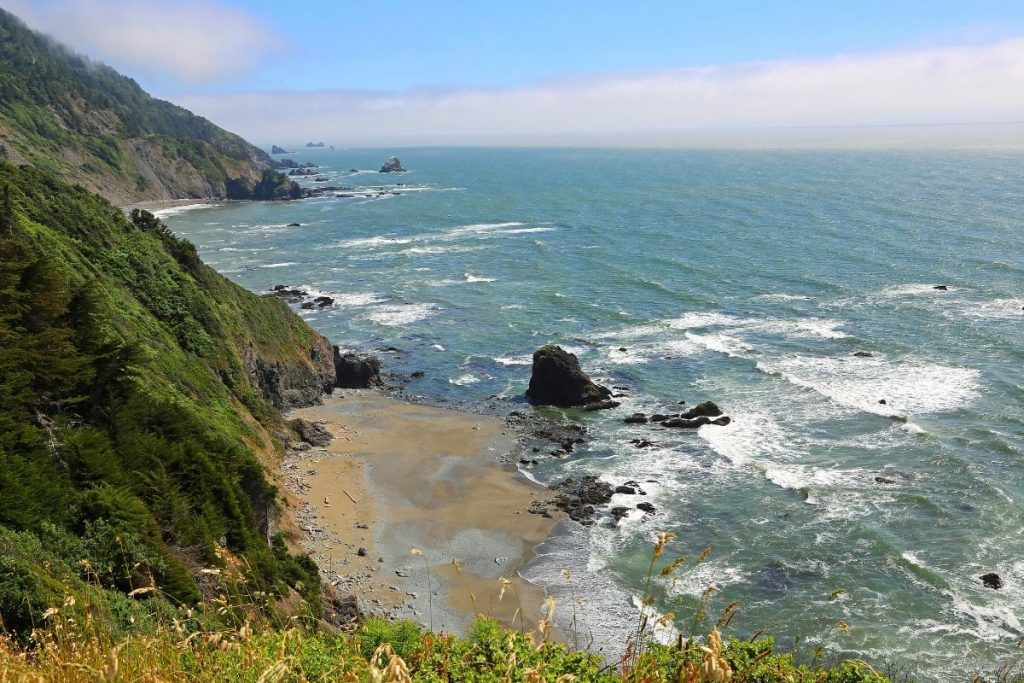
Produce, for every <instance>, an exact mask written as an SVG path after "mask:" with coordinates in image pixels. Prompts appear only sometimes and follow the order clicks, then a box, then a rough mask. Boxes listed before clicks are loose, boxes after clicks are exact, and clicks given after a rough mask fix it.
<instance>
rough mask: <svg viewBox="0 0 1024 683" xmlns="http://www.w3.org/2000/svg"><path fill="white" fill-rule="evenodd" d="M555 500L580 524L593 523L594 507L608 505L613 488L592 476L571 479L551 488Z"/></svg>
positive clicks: (558, 505) (555, 502) (555, 503)
mask: <svg viewBox="0 0 1024 683" xmlns="http://www.w3.org/2000/svg"><path fill="white" fill-rule="evenodd" d="M551 490H552V492H554V493H555V499H554V500H553V501H551V502H552V503H553V504H554V505H555V506H556V507H557V508H559V509H560V510H563V511H564V512H565V513H567V514H568V515H569V517H570V518H571V519H573V520H575V521H577V522H579V523H580V524H584V525H589V524H592V523H593V517H594V506H596V505H606V504H607V503H608V502H609V501H610V500H611V499H612V486H611V484H609V483H608V482H604V481H600V480H598V478H597V477H595V476H592V475H585V476H582V477H579V478H578V479H574V478H570V479H566V480H564V481H561V482H559V483H557V484H554V485H553V486H551Z"/></svg>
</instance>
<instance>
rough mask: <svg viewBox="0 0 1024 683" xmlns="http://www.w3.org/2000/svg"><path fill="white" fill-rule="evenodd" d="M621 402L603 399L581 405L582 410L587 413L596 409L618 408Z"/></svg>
mask: <svg viewBox="0 0 1024 683" xmlns="http://www.w3.org/2000/svg"><path fill="white" fill-rule="evenodd" d="M620 405H622V404H621V403H619V402H618V401H612V400H611V399H605V400H604V401H594V402H593V403H588V404H586V405H585V406H583V410H585V411H587V412H588V413H592V412H594V411H597V410H611V409H612V408H618V407H619V406H620Z"/></svg>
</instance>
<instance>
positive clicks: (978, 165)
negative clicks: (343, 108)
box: [164, 149, 1024, 680]
mask: <svg viewBox="0 0 1024 683" xmlns="http://www.w3.org/2000/svg"><path fill="white" fill-rule="evenodd" d="M391 153H398V154H399V156H401V158H402V161H403V163H404V165H405V166H407V167H408V168H409V169H410V172H409V173H406V174H402V175H381V174H377V173H375V172H372V171H373V170H375V169H376V168H377V167H378V166H379V165H380V162H381V161H382V160H383V159H384V157H386V156H387V155H389V154H391ZM288 156H289V157H290V158H294V159H297V160H301V161H307V160H308V161H314V162H316V163H320V164H323V165H324V167H325V168H324V171H325V172H324V173H323V175H324V176H326V177H328V178H329V179H330V182H329V184H331V185H342V186H347V187H354V188H361V187H370V186H376V185H380V184H386V185H395V184H397V183H403V184H404V185H403V186H402V187H395V188H394V189H395V190H396V191H397V192H399V194H398V195H397V196H391V197H388V198H384V199H367V198H361V197H355V198H335V197H334V196H333V195H330V196H327V197H323V198H314V199H308V200H302V201H298V202H292V203H242V204H226V205H219V206H214V207H207V208H195V209H192V210H184V211H182V210H180V209H176V210H173V211H170V212H166V213H165V214H164V215H165V219H166V220H167V222H168V223H169V225H170V226H171V227H172V228H173V229H174V230H175V231H177V232H178V233H180V234H183V235H185V236H187V237H188V238H189V239H191V240H193V241H194V242H195V243H196V244H197V245H198V247H199V249H200V251H201V253H202V255H203V257H204V259H206V260H207V262H208V263H210V264H211V265H212V266H214V267H215V268H217V269H218V270H219V271H220V272H222V273H224V274H226V275H227V276H228V277H230V278H232V279H234V280H235V281H237V282H239V283H240V284H242V285H244V286H246V287H248V288H249V289H252V290H254V291H257V292H265V291H267V290H269V289H270V288H271V287H273V286H274V285H276V284H288V285H294V286H302V287H304V288H306V289H307V290H309V291H310V292H315V293H324V294H327V295H329V296H332V297H334V298H335V305H334V306H332V307H330V308H327V309H324V310H321V311H315V312H310V311H300V313H301V314H302V315H303V317H304V318H305V319H306V320H307V321H308V322H309V323H310V324H312V325H314V326H315V327H317V328H318V329H320V330H321V331H322V332H323V333H324V334H326V335H327V336H329V337H330V338H331V339H332V340H334V341H335V343H339V344H341V345H342V346H343V347H346V348H351V349H353V350H358V351H365V352H372V351H374V350H376V349H379V348H381V347H386V346H394V347H397V348H399V349H401V350H402V351H403V353H401V354H393V353H391V354H383V355H382V359H383V361H384V363H385V365H386V370H387V371H389V372H394V373H399V374H404V375H408V374H409V373H411V372H412V371H414V370H422V371H424V372H425V373H426V375H425V377H424V378H423V379H420V380H416V381H414V382H413V383H411V384H409V386H408V387H407V391H408V392H409V393H414V394H417V395H420V396H423V397H426V398H427V399H429V400H433V401H439V400H442V399H443V400H445V401H451V402H455V403H464V404H473V405H483V404H484V403H485V402H486V399H487V398H488V397H490V396H492V395H498V396H501V397H507V398H508V399H509V401H513V400H515V399H516V398H517V397H520V396H521V394H522V392H523V391H524V390H525V388H526V384H527V382H528V379H529V372H530V368H529V362H530V354H531V353H532V352H533V350H534V349H536V348H537V347H538V346H540V345H541V344H544V343H547V342H556V343H560V344H562V345H563V346H565V347H566V348H569V349H570V350H572V351H573V352H575V353H576V354H577V355H578V356H579V358H580V360H581V362H582V364H583V366H584V368H585V369H586V370H587V371H589V372H590V374H591V375H592V376H594V377H595V378H596V379H598V380H599V381H602V382H603V383H606V384H608V385H617V386H625V387H629V391H628V392H627V393H628V396H627V397H626V398H624V399H623V401H624V404H623V406H622V407H621V408H619V409H618V410H615V411H607V412H602V413H598V414H587V415H585V416H580V417H579V419H580V420H581V421H583V422H584V423H585V424H586V425H587V426H588V427H589V429H590V432H591V434H592V436H593V439H592V440H591V441H590V443H589V444H588V445H587V446H586V447H584V448H580V449H577V451H576V452H575V453H573V454H572V455H571V456H570V457H568V458H565V459H561V460H558V459H548V460H545V461H542V462H541V464H540V465H538V466H536V467H533V468H531V470H530V471H529V474H530V476H533V477H535V478H537V479H538V480H540V481H553V480H557V479H560V478H563V477H565V476H567V475H572V474H583V473H594V474H598V475H600V476H602V477H603V478H605V479H607V480H608V481H610V482H612V483H613V484H617V483H621V482H623V481H626V480H629V479H636V480H640V481H642V482H648V483H645V484H644V487H645V489H646V491H647V493H648V496H647V497H646V498H645V500H648V501H650V502H652V503H654V504H655V505H656V506H657V509H658V512H657V514H656V515H654V516H653V517H647V518H645V517H644V516H643V514H642V513H639V511H638V512H637V513H636V514H635V515H634V514H631V515H630V516H629V517H628V518H627V519H625V520H623V521H622V522H621V523H620V524H619V525H618V526H615V527H613V526H610V525H609V521H608V519H607V518H606V519H604V520H602V521H601V522H600V523H598V524H596V525H595V526H593V527H591V528H589V529H584V528H582V527H578V526H576V525H573V524H566V525H563V526H562V527H560V528H559V530H558V533H557V534H556V536H555V537H554V538H553V539H551V540H550V541H549V542H548V543H546V544H545V545H544V546H543V547H542V548H541V555H540V557H539V558H538V560H537V561H535V562H534V563H533V564H532V565H531V566H529V567H527V568H526V570H525V571H524V572H523V573H524V575H525V576H526V577H527V578H529V579H531V580H534V581H537V582H539V583H542V584H545V585H546V586H548V587H549V589H550V590H551V591H552V592H554V593H556V594H558V595H559V596H560V598H561V599H560V603H561V604H562V605H563V606H565V605H569V604H570V603H571V598H570V597H569V592H568V590H567V588H566V586H565V581H564V580H562V579H560V578H559V576H558V573H559V570H560V569H562V568H563V567H569V568H571V569H572V570H573V574H574V582H575V584H576V585H575V588H574V590H575V591H577V592H578V593H580V594H583V595H585V596H586V606H585V608H584V614H583V619H584V620H585V621H586V622H587V624H588V628H589V629H590V630H592V631H593V635H594V637H595V647H598V646H601V645H602V644H605V645H607V644H610V643H614V642H621V640H622V635H623V633H624V632H625V631H626V630H627V629H628V628H629V626H630V625H631V624H633V623H635V615H636V607H635V605H636V598H635V597H634V596H636V595H637V594H638V593H639V591H640V590H641V587H642V578H643V576H644V574H645V572H646V569H647V562H648V561H649V557H650V546H651V540H652V538H653V536H654V534H655V533H656V532H658V531H674V532H675V533H676V534H678V540H677V541H675V543H673V545H672V546H671V547H670V548H671V552H670V553H669V555H668V556H669V557H673V556H674V555H675V554H682V555H686V556H688V557H691V558H692V557H695V556H696V555H698V554H699V553H700V552H701V551H702V550H703V549H704V548H705V547H710V548H711V549H712V550H711V554H710V556H709V558H708V560H707V561H706V562H705V563H704V564H702V565H700V566H699V567H697V568H696V569H694V570H691V571H689V572H687V573H685V574H684V575H683V576H682V578H681V580H680V581H679V582H677V583H676V584H675V585H672V586H665V587H664V588H665V592H666V596H665V598H664V599H663V600H661V601H660V602H659V603H658V605H657V608H658V609H659V610H660V611H661V612H668V611H672V612H675V613H676V614H677V615H678V620H679V621H678V625H679V627H680V628H682V629H683V630H686V629H687V628H688V624H689V623H690V618H691V616H692V613H693V610H694V608H695V606H696V604H697V601H698V599H699V596H700V595H701V593H702V591H703V590H704V589H705V588H706V587H707V586H715V587H716V588H717V592H716V593H715V594H714V596H713V597H712V599H711V605H710V609H711V611H712V612H714V611H715V610H717V609H721V608H722V607H723V606H724V605H725V604H727V603H728V602H730V601H733V600H739V601H741V603H742V605H741V607H740V610H739V613H738V616H737V617H736V618H735V619H734V620H733V623H732V627H731V628H732V629H733V630H734V631H735V632H737V633H740V634H747V635H750V634H753V633H754V632H755V631H757V630H758V629H760V628H766V629H769V630H770V631H771V632H773V633H774V634H776V635H777V636H779V637H780V639H781V640H782V641H783V642H784V643H786V644H789V645H792V644H793V642H794V641H795V640H796V639H799V641H800V642H801V643H802V644H801V646H800V647H801V650H802V651H803V652H804V653H805V655H806V657H807V658H808V659H809V658H810V653H811V651H812V650H813V649H814V647H815V646H816V645H818V644H821V645H824V646H825V649H826V651H827V652H829V653H831V654H841V655H843V656H855V657H862V658H865V659H867V660H869V661H871V662H873V663H876V664H881V663H882V662H884V661H885V660H887V659H892V660H895V661H897V662H900V663H902V664H903V665H906V666H908V667H910V669H911V670H912V671H913V672H914V673H915V674H916V675H917V676H918V678H919V680H964V679H966V678H969V676H970V675H971V674H973V673H974V672H976V671H977V670H985V669H991V668H994V667H995V666H996V665H997V664H998V663H999V662H1000V661H1005V660H1006V659H1007V658H1008V657H1010V656H1011V655H1012V654H1013V653H1014V652H1016V651H1017V649H1016V648H1015V645H1014V643H1015V641H1016V640H1017V639H1018V638H1019V637H1021V636H1022V635H1024V625H1022V621H1024V535H1022V530H1024V508H1022V504H1024V335H1022V332H1024V310H1022V307H1024V225H1022V223H1024V155H1022V154H1021V153H1020V152H1019V151H1018V152H999V151H985V152H980V151H979V152H972V151H949V152H944V151H936V150H931V151H908V150H902V151H900V150H890V151H727V150H692V151H687V150H672V151H668V150H665V151H652V150H642V151H641V150H571V149H556V150H525V149H524V150H514V149H504V150H499V149H409V150H337V151H331V150H319V149H317V150H302V151H300V152H297V153H295V154H290V155H288ZM350 168H362V169H367V171H362V172H359V173H350V172H349V170H348V169H350ZM303 182H306V183H307V184H310V185H312V184H314V183H313V181H312V179H308V180H304V181H303ZM294 222H298V223H301V226H300V227H287V226H288V224H289V223H294ZM936 284H944V285H947V286H948V290H946V291H942V290H937V289H934V285H936ZM623 348H624V349H625V350H624V351H622V350H620V349H623ZM856 351H867V352H869V353H871V354H872V356H871V357H855V356H854V355H853V354H854V352H856ZM882 399H884V400H885V401H886V403H885V404H881V403H879V401H880V400H882ZM679 400H686V401H688V402H689V403H691V404H693V403H696V402H698V401H702V400H713V401H715V402H717V403H718V404H719V405H721V406H722V407H723V408H724V409H725V410H726V412H727V413H728V414H729V415H730V416H732V418H733V423H732V424H731V425H729V426H728V427H713V426H706V427H703V428H701V429H700V430H698V431H697V432H682V431H670V430H663V431H660V430H657V429H654V428H652V427H645V426H630V425H624V424H622V422H621V419H622V417H623V416H624V415H625V414H628V413H631V412H633V411H644V412H647V413H651V412H659V409H661V408H664V407H665V406H667V405H668V404H671V403H674V402H676V401H679ZM510 407H513V406H506V407H505V411H506V412H507V410H508V409H509V408H510ZM514 407H521V406H514ZM637 437H646V438H650V439H652V440H654V441H655V442H657V446H656V447H654V448H649V449H643V450H638V449H636V448H634V447H633V445H631V444H630V443H629V441H630V439H633V438H637ZM876 477H882V478H884V479H885V480H887V481H891V482H893V483H879V482H878V481H876ZM635 502H636V498H635V497H627V496H616V499H615V500H614V501H613V505H623V504H624V505H633V504H635ZM988 571H995V572H998V573H999V574H1000V575H1001V576H1002V578H1003V581H1004V583H1005V586H1004V588H1003V589H1001V590H998V591H995V590H991V589H988V588H985V587H984V586H982V584H981V582H980V581H979V580H978V578H977V577H978V576H979V575H981V574H983V573H986V572H988ZM839 589H843V590H844V591H845V593H843V594H842V595H840V596H839V597H837V598H835V599H831V600H830V599H829V596H830V594H832V593H833V592H834V591H837V590H839ZM566 611H567V608H566V610H562V616H563V617H565V616H567V615H566ZM840 621H843V622H845V623H846V624H848V625H849V631H850V633H849V635H844V634H843V633H841V630H840V629H839V627H838V625H837V624H838V622H840Z"/></svg>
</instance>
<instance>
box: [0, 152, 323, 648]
mask: <svg viewBox="0 0 1024 683" xmlns="http://www.w3.org/2000/svg"><path fill="white" fill-rule="evenodd" d="M0 342H2V343H0V551H2V552H0V556H2V557H3V560H2V561H0V577H2V580H0V614H2V616H3V620H4V627H5V630H6V631H8V632H12V633H27V631H28V629H30V628H31V626H32V624H38V623H40V622H41V620H42V612H43V611H44V610H45V608H46V607H47V606H49V605H50V604H52V601H53V600H54V599H60V598H59V596H58V597H57V598H55V597H54V596H55V591H56V593H60V591H62V590H64V591H71V593H72V594H73V593H74V592H75V591H76V590H85V584H83V583H82V581H83V580H86V579H88V580H89V581H90V582H93V583H96V584H97V585H98V586H99V588H101V589H103V590H105V591H111V592H112V594H117V593H121V594H124V593H127V592H129V591H130V590H132V589H133V588H138V587H139V586H140V585H143V584H145V585H153V586H159V588H160V591H161V592H162V594H164V595H166V596H168V597H169V598H170V599H171V600H172V602H174V603H184V604H189V603H193V602H196V601H197V600H200V598H204V597H205V598H209V597H210V596H209V595H207V594H206V592H205V591H206V590H207V589H206V588H204V583H203V581H202V580H201V579H202V574H201V573H200V572H199V568H200V567H203V566H210V565H213V566H217V565H223V563H224V562H225V561H228V559H227V558H235V559H234V560H231V561H233V562H236V563H237V562H242V563H244V564H245V565H246V566H248V567H249V571H248V572H247V576H246V580H247V581H251V582H253V584H254V585H255V586H257V587H258V590H263V591H265V592H266V593H267V594H268V595H269V596H271V598H272V600H271V606H273V603H274V600H285V599H286V598H288V596H289V595H299V596H301V598H302V599H304V600H305V602H306V604H308V605H309V610H310V613H311V614H312V615H314V616H316V615H319V614H320V592H321V589H320V582H319V578H318V576H317V568H316V566H315V565H314V564H313V563H312V562H310V561H309V560H308V559H307V558H304V557H298V556H294V555H291V554H290V553H289V552H288V550H287V544H286V543H285V539H283V538H274V539H268V538H267V534H268V529H269V528H271V527H272V526H273V519H274V518H275V517H276V515H277V514H278V509H279V506H280V502H279V497H278V493H277V489H276V487H275V485H274V484H273V483H272V479H271V473H272V470H273V469H275V468H276V466H277V463H278V461H279V457H280V453H281V448H280V442H281V440H282V439H288V438H290V437H289V433H290V432H289V426H288V425H287V424H286V423H285V422H284V420H283V419H282V418H281V416H280V413H279V412H278V410H277V408H286V407H296V406H303V405H311V404H313V403H316V402H318V401H319V400H321V398H322V397H323V395H324V394H325V393H326V392H329V391H330V390H331V388H332V387H333V384H334V379H335V376H334V363H333V349H332V347H331V345H330V343H329V342H328V341H327V340H326V339H325V338H323V337H322V336H320V335H319V334H317V333H316V332H315V331H314V330H312V329H311V328H310V327H309V326H307V325H306V324H305V323H304V322H302V320H300V319H299V318H298V316H296V315H295V314H294V313H293V312H292V311H291V310H290V309H289V308H288V306H287V304H285V303H284V302H283V301H281V300H279V299H275V298H269V297H260V296H257V295H255V294H253V293H251V292H248V291H246V290H244V289H242V288H241V287H239V286H237V285H235V284H233V283H231V282H230V281H228V280H227V279H225V278H224V277H222V276H221V275H219V274H218V273H216V272H215V271H214V270H212V269H211V268H209V267H208V266H206V265H205V264H204V263H203V262H202V261H201V260H200V259H199V257H198V255H197V253H196V250H195V247H193V246H192V244H191V243H189V242H187V241H186V240H183V239H180V238H178V237H176V236H175V235H173V234H172V233H171V232H170V231H169V230H168V229H167V228H166V227H165V226H164V225H163V224H162V223H161V222H160V221H159V220H157V219H156V218H154V217H153V216H152V215H151V214H148V213H146V212H142V211H136V212H133V213H132V216H131V217H130V218H128V217H126V216H125V215H124V214H123V213H122V212H121V211H120V210H119V209H118V208H116V207H115V206H113V205H111V204H109V203H108V202H106V201H105V200H103V199H102V198H100V197H98V196H96V195H94V194H91V193H89V192H88V191H86V190H85V189H83V188H81V187H73V186H69V185H67V184H64V183H63V182H61V181H60V180H58V179H57V178H56V177H55V176H53V175H52V174H48V173H44V172H42V171H39V170H37V169H35V168H32V167H21V168H18V167H15V166H13V165H11V164H8V163H2V162H0ZM122 554H124V556H125V560H124V561H127V562H128V564H129V566H135V567H142V568H144V571H142V570H139V572H135V571H128V573H127V574H126V573H125V571H124V570H123V569H118V567H119V566H120V565H121V564H123V562H122V560H118V561H117V562H113V561H112V560H111V559H110V558H117V557H121V555H122ZM83 562H84V563H86V564H85V565H83V564H82V563H83ZM82 566H88V567H92V568H94V570H91V571H92V574H90V575H89V576H84V575H83V574H82V572H81V567H82ZM140 572H141V573H140ZM143 575H144V576H143ZM54 577H62V578H61V580H62V581H64V582H65V583H66V588H59V587H56V586H55V585H54V584H53V579H54ZM15 586H18V587H20V588H18V589H17V590H15V589H14V588H13V587H15Z"/></svg>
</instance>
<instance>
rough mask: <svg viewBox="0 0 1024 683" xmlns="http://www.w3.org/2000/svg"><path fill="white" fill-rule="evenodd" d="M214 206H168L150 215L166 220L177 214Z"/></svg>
mask: <svg viewBox="0 0 1024 683" xmlns="http://www.w3.org/2000/svg"><path fill="white" fill-rule="evenodd" d="M214 206H216V204H183V205H181V206H168V207H167V208H165V209H157V210H156V211H153V212H151V213H152V214H153V215H154V216H156V217H157V218H167V217H168V216H177V215H178V214H182V213H185V212H186V211H195V210H196V209H208V208H211V207H214Z"/></svg>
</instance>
